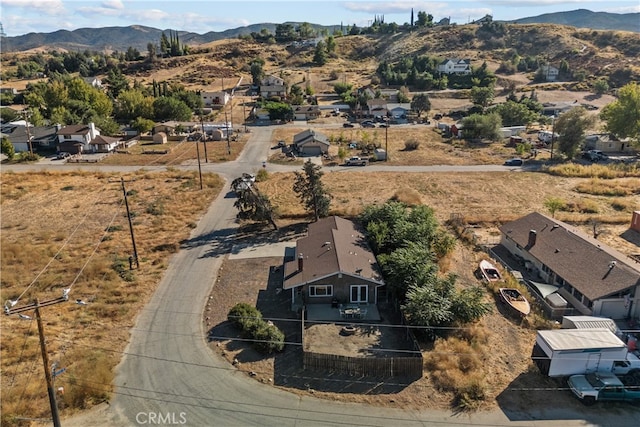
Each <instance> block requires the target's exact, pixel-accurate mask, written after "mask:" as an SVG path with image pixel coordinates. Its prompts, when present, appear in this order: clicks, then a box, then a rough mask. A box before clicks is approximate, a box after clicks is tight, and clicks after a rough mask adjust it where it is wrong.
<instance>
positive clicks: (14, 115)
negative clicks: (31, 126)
mask: <svg viewBox="0 0 640 427" xmlns="http://www.w3.org/2000/svg"><path fill="white" fill-rule="evenodd" d="M0 117H1V118H2V121H4V122H7V123H8V122H12V121H14V120H17V119H18V117H20V114H18V112H17V111H16V110H14V109H13V108H8V107H2V108H0Z"/></svg>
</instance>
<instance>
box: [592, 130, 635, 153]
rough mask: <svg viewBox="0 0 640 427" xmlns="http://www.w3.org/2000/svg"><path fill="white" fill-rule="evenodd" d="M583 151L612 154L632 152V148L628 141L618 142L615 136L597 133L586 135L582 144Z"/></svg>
mask: <svg viewBox="0 0 640 427" xmlns="http://www.w3.org/2000/svg"><path fill="white" fill-rule="evenodd" d="M584 149H585V150H600V151H603V152H605V153H607V152H608V153H612V152H625V151H627V152H630V151H633V146H632V145H631V144H630V143H629V141H628V140H622V141H620V140H619V139H618V138H616V137H615V135H612V134H610V133H597V134H592V135H587V136H586V137H585V143H584Z"/></svg>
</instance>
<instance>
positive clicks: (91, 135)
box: [57, 123, 100, 154]
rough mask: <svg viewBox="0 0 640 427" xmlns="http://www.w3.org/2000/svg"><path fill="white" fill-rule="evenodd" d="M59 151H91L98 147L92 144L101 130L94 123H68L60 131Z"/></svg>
mask: <svg viewBox="0 0 640 427" xmlns="http://www.w3.org/2000/svg"><path fill="white" fill-rule="evenodd" d="M57 135H58V145H59V147H58V151H66V152H68V153H71V154H79V153H83V152H86V153H91V152H94V151H95V150H96V149H97V146H92V145H91V141H93V140H94V139H95V138H96V137H97V136H98V135H100V131H99V130H98V129H97V128H96V127H95V125H94V124H93V123H89V124H88V125H68V126H63V127H61V128H60V129H59V130H58V132H57Z"/></svg>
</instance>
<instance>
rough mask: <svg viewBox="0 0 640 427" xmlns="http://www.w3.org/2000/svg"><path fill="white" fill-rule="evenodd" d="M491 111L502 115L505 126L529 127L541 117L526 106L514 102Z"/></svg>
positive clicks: (497, 106) (506, 103)
mask: <svg viewBox="0 0 640 427" xmlns="http://www.w3.org/2000/svg"><path fill="white" fill-rule="evenodd" d="M489 111H490V112H492V113H498V114H499V115H500V118H501V119H502V125H503V126H520V125H528V124H531V123H533V122H534V121H536V120H537V119H538V117H539V114H537V113H535V112H533V111H531V110H530V109H529V108H528V107H527V105H526V104H523V103H519V102H514V101H507V102H503V103H502V104H498V105H496V106H495V107H493V108H491V109H490V110H489Z"/></svg>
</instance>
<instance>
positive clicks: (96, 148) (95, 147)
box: [89, 135, 122, 153]
mask: <svg viewBox="0 0 640 427" xmlns="http://www.w3.org/2000/svg"><path fill="white" fill-rule="evenodd" d="M121 144H122V138H119V137H112V136H103V135H98V136H96V137H95V138H93V140H91V142H90V143H89V145H90V146H91V152H93V153H111V152H112V151H115V150H116V148H118V147H119V146H120V145H121Z"/></svg>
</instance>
